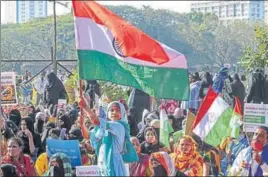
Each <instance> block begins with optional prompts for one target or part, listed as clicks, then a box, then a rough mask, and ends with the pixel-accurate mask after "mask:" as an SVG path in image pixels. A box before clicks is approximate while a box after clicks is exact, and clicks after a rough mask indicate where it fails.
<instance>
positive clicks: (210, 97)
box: [192, 88, 233, 146]
mask: <svg viewBox="0 0 268 177" xmlns="http://www.w3.org/2000/svg"><path fill="white" fill-rule="evenodd" d="M232 114H233V109H232V108H231V107H230V106H229V105H228V104H227V103H226V102H225V101H224V100H223V99H222V97H220V96H219V95H218V94H217V93H215V92H214V91H213V89H212V88H209V90H208V93H207V96H206V97H205V99H204V101H203V103H202V104H201V106H200V108H199V111H198V113H197V115H196V120H195V122H194V124H193V126H192V129H193V132H194V133H195V134H196V135H198V136H200V137H201V139H202V140H203V141H205V142H206V143H208V144H211V145H213V146H217V145H219V144H220V142H221V140H222V139H223V138H225V137H227V136H229V135H230V132H231V127H230V120H231V117H232Z"/></svg>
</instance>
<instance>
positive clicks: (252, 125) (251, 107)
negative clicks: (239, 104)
mask: <svg viewBox="0 0 268 177" xmlns="http://www.w3.org/2000/svg"><path fill="white" fill-rule="evenodd" d="M243 122H244V126H243V129H244V131H245V132H255V130H256V128H257V127H258V126H260V125H262V126H268V105H266V104H251V103H246V104H245V109H244V119H243Z"/></svg>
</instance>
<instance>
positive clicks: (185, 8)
mask: <svg viewBox="0 0 268 177" xmlns="http://www.w3.org/2000/svg"><path fill="white" fill-rule="evenodd" d="M60 2H63V3H65V2H70V1H60ZM97 2H99V3H100V4H103V5H131V6H134V7H137V8H140V7H142V5H149V6H151V7H152V8H154V9H169V10H172V11H176V12H180V13H183V12H190V5H191V2H193V1H97ZM3 3H5V1H1V4H2V5H1V22H4V21H5V19H6V17H5V9H4V8H3ZM69 4H70V5H71V3H69ZM56 11H57V14H58V15H61V14H64V13H68V12H69V11H70V9H67V8H65V7H63V6H61V5H58V4H57V5H56ZM14 13H15V10H14ZM48 14H49V15H51V14H53V4H52V3H50V2H49V5H48Z"/></svg>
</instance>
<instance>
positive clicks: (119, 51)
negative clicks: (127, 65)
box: [113, 38, 126, 58]
mask: <svg viewBox="0 0 268 177" xmlns="http://www.w3.org/2000/svg"><path fill="white" fill-rule="evenodd" d="M113 48H114V50H115V52H116V53H117V55H119V56H120V57H124V58H125V57H126V56H125V55H124V53H123V51H122V50H121V48H120V46H119V44H118V42H117V40H115V38H113Z"/></svg>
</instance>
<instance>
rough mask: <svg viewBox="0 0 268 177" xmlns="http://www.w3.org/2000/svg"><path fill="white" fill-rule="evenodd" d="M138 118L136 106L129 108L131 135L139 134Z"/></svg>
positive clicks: (128, 117)
mask: <svg viewBox="0 0 268 177" xmlns="http://www.w3.org/2000/svg"><path fill="white" fill-rule="evenodd" d="M137 118H138V114H137V111H136V109H135V108H130V109H129V115H128V116H127V119H128V124H129V127H130V135H131V136H136V135H137V134H138V127H137Z"/></svg>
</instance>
